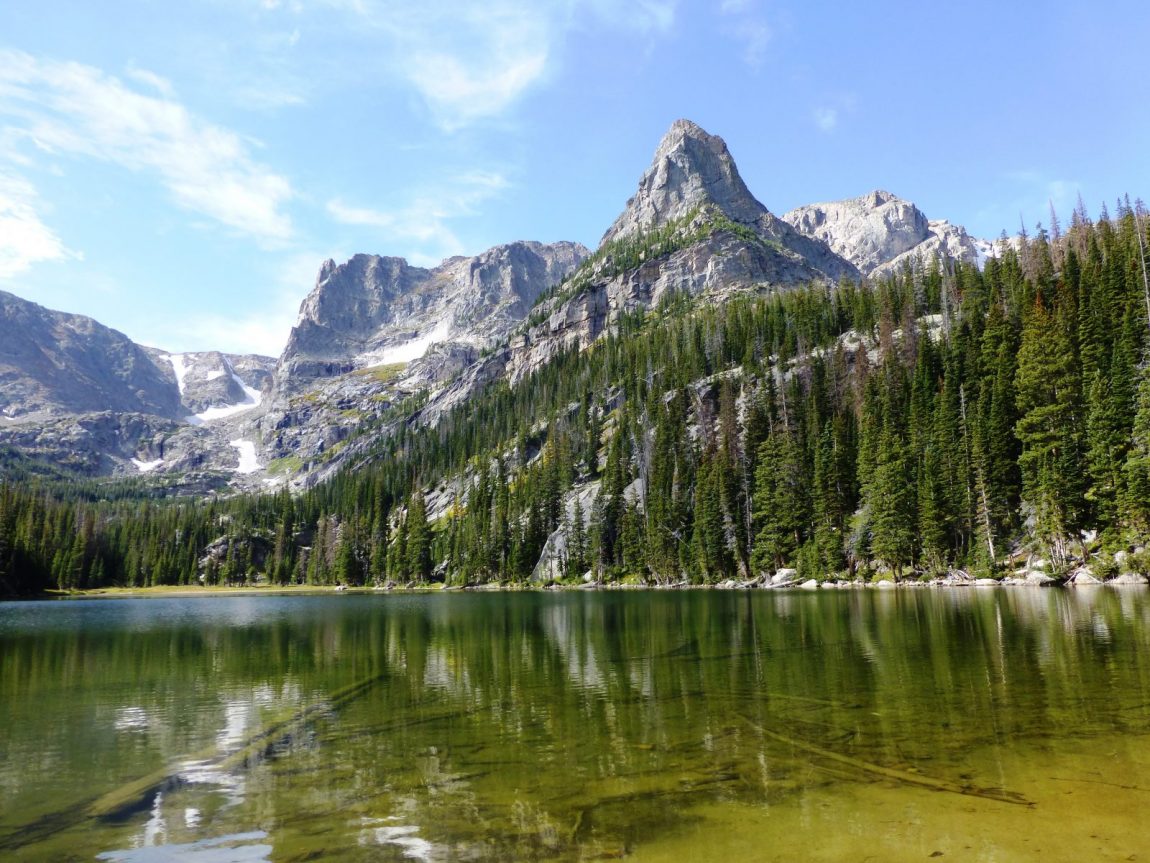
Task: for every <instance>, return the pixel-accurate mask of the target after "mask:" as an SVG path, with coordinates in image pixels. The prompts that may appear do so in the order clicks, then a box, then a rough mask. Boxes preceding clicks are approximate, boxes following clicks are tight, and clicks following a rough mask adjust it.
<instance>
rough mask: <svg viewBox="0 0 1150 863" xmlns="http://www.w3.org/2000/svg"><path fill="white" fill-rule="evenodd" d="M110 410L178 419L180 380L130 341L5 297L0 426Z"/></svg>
mask: <svg viewBox="0 0 1150 863" xmlns="http://www.w3.org/2000/svg"><path fill="white" fill-rule="evenodd" d="M106 410H110V411H120V412H126V413H146V414H152V415H155V416H161V417H168V418H176V417H178V416H179V415H180V412H181V409H180V396H179V392H178V390H177V389H176V386H175V379H174V378H173V377H171V376H170V375H169V374H166V373H165V371H164V370H163V369H162V368H160V367H159V365H158V364H157V363H156V362H155V361H154V360H153V358H152V357H151V356H150V355H149V354H148V352H147V351H146V350H145V349H144V348H142V347H140V346H139V345H137V344H136V343H135V342H133V341H132V340H131V339H129V338H128V337H127V336H125V335H124V334H123V333H120V332H117V331H116V330H113V329H111V328H109V327H106V326H104V325H103V324H101V323H98V322H96V321H94V320H92V319H91V318H88V317H84V316H83V315H71V314H66V313H64V312H56V311H52V310H50V309H46V308H44V307H43V306H41V305H38V304H36V303H33V302H29V301H28V300H23V299H21V298H20V297H17V296H14V295H13V294H9V293H5V292H3V291H0V420H18V419H21V418H24V419H30V418H32V417H34V416H35V415H37V414H56V415H58V414H62V413H80V412H84V411H106Z"/></svg>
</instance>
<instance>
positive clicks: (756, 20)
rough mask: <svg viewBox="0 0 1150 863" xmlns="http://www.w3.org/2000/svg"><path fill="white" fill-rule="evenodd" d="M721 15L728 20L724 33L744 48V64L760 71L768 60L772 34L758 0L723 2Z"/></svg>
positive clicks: (726, 0)
mask: <svg viewBox="0 0 1150 863" xmlns="http://www.w3.org/2000/svg"><path fill="white" fill-rule="evenodd" d="M719 14H720V15H722V16H723V17H724V18H726V19H727V24H725V25H724V26H723V28H722V30H723V32H724V33H725V34H726V35H727V36H729V37H730V38H732V39H734V40H735V41H736V42H738V43H739V44H740V45H742V47H743V62H744V63H746V64H747V65H748V66H750V67H751V68H753V69H758V68H759V67H760V66H762V65H763V62H764V61H765V60H766V59H767V46H768V45H769V44H770V41H771V37H772V35H773V34H772V32H771V28H770V25H768V24H767V21H766V18H765V17H764V16H763V14H762V13H761V12H760V11H759V8H758V3H757V2H756V0H723V2H722V3H720V4H719Z"/></svg>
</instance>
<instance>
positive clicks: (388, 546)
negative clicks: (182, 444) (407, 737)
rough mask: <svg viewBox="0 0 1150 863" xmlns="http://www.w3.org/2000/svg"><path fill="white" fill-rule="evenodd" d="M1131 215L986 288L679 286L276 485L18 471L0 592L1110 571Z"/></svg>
mask: <svg viewBox="0 0 1150 863" xmlns="http://www.w3.org/2000/svg"><path fill="white" fill-rule="evenodd" d="M1148 227H1150V221H1148V220H1147V219H1146V217H1145V213H1144V212H1143V211H1142V209H1141V206H1140V205H1138V206H1137V207H1133V206H1131V205H1129V203H1128V202H1123V203H1122V204H1120V205H1119V207H1118V209H1117V212H1116V214H1115V215H1113V216H1111V215H1110V214H1108V213H1106V212H1105V211H1104V212H1103V213H1102V214H1101V216H1100V217H1099V218H1098V219H1097V220H1096V221H1095V220H1091V219H1090V218H1089V217H1088V216H1087V214H1086V213H1085V212H1084V211H1083V209H1082V208H1081V207H1080V208H1079V209H1078V210H1077V211H1076V212H1075V213H1074V214H1073V217H1072V219H1071V223H1070V226H1069V227H1068V228H1067V229H1066V230H1065V231H1064V232H1063V231H1062V230H1061V228H1060V227H1059V226H1058V225H1057V223H1055V224H1053V225H1051V226H1050V228H1049V230H1043V229H1042V228H1039V229H1037V230H1036V232H1035V233H1034V234H1033V235H1032V236H1029V237H1022V238H1021V239H1020V241H1019V242H1018V243H1017V244H1014V246H1016V248H1015V247H1014V246H1011V245H1009V244H1006V243H1003V244H1000V251H999V254H998V257H996V258H992V259H990V260H988V261H987V262H986V265H985V268H984V270H982V271H980V270H979V269H977V268H976V267H975V266H973V265H971V264H962V263H947V264H941V265H928V266H927V267H926V268H925V270H922V269H920V270H918V271H915V270H913V269H912V268H910V267H909V266H908V267H905V268H904V269H903V270H902V271H901V272H900V273H899V274H897V275H895V276H893V277H891V278H889V279H887V280H885V281H882V282H879V283H877V284H870V283H867V282H863V283H862V284H853V283H847V282H843V283H841V284H839V285H838V286H836V287H828V286H825V285H811V286H809V287H806V288H800V289H796V290H791V291H785V292H768V293H754V292H748V293H743V294H740V295H738V296H736V297H735V298H733V299H729V300H728V301H726V302H723V303H716V302H712V301H710V299H709V298H708V297H707V296H703V297H694V298H691V297H686V296H675V297H671V298H669V299H667V300H665V301H664V302H663V303H662V304H661V305H660V306H658V307H657V308H653V309H649V310H637V311H635V312H634V313H633V314H630V315H629V316H627V317H625V318H624V319H623V320H622V321H620V323H619V324H618V326H617V327H615V328H614V329H613V330H612V331H611V332H609V333H608V334H607V335H606V336H605V337H604V338H601V339H600V340H598V341H597V342H596V343H595V344H594V345H593V346H591V347H590V348H588V349H586V350H583V351H574V350H571V351H568V352H566V353H563V354H561V355H560V356H558V357H557V358H555V359H554V360H552V361H551V362H550V363H548V364H547V365H545V366H543V367H542V368H541V369H539V370H537V371H536V372H534V373H533V374H531V375H530V376H528V377H526V378H524V379H523V380H521V381H519V382H518V383H517V384H516V385H514V386H512V385H511V384H509V383H508V382H507V381H506V380H498V381H495V382H493V383H491V384H489V385H488V386H487V387H486V389H484V390H483V391H482V392H481V393H479V394H478V395H477V396H476V397H474V398H473V399H471V400H470V401H469V402H468V403H467V404H465V405H463V406H462V407H459V408H456V409H455V410H454V411H452V412H451V413H449V414H448V415H447V416H445V417H444V418H443V420H442V421H441V422H440V423H438V424H437V425H436V426H434V427H427V426H425V425H422V424H420V423H419V422H418V417H412V418H411V419H410V420H409V421H408V422H405V423H400V424H399V425H398V428H396V429H395V430H394V431H392V432H389V433H387V434H380V436H379V438H378V440H376V441H375V443H374V446H373V449H372V453H371V456H370V457H369V458H365V459H364V460H363V462H362V463H361V464H359V465H357V466H356V467H355V468H354V469H351V470H347V471H345V472H343V473H341V474H340V475H338V476H337V477H335V478H334V479H332V480H330V481H328V482H326V483H324V484H322V485H320V486H317V487H315V488H313V489H311V490H309V491H306V492H304V493H302V494H300V495H297V496H295V497H292V496H290V495H288V494H287V493H286V492H280V493H278V494H275V495H267V496H258V495H244V496H239V497H233V498H223V497H221V498H212V499H210V500H198V501H186V500H185V501H165V500H155V499H149V498H143V497H141V496H140V494H139V493H138V492H136V491H133V490H132V489H119V490H117V487H114V486H104V485H99V484H89V485H86V486H82V487H72V486H67V485H64V484H61V483H59V482H56V481H53V480H51V479H45V478H36V477H34V476H32V475H30V474H29V475H27V476H23V477H15V476H10V478H9V479H7V480H5V481H3V484H2V485H0V592H2V593H10V594H22V593H33V592H36V591H40V590H43V589H46V588H57V587H58V588H86V587H94V586H100V585H151V584H190V583H196V584H198V583H207V584H217V583H240V582H245V581H253V580H257V579H261V580H262V579H265V578H266V579H267V580H269V581H271V582H273V583H283V584H287V583H298V582H306V583H313V584H336V583H344V584H371V583H383V582H387V581H394V582H397V583H407V582H411V581H417V582H418V581H430V580H435V581H446V582H448V583H450V584H456V585H463V584H475V583H480V582H487V581H524V580H527V579H529V578H531V577H532V574H533V572H534V573H536V576H537V578H539V579H549V578H551V577H553V576H566V577H572V578H574V577H582V576H583V575H584V574H585V573H591V575H592V577H593V578H595V579H597V580H604V581H610V580H619V579H628V580H635V581H642V582H659V583H668V582H679V581H683V580H687V581H690V582H695V583H703V582H714V581H719V580H723V579H727V578H739V579H751V578H757V577H759V576H761V575H763V574H769V573H772V572H775V571H776V570H778V569H780V568H784V567H787V568H790V567H794V568H797V569H798V571H799V573H800V574H801V575H802V576H803V577H808V576H809V577H815V578H823V577H829V576H832V575H835V574H838V573H842V572H847V571H849V572H851V573H852V574H855V575H862V576H868V577H869V576H873V575H874V574H876V573H880V572H881V573H889V574H891V575H893V576H895V577H899V578H907V577H914V576H923V575H927V576H929V575H933V574H938V573H942V572H945V571H946V570H948V569H950V568H956V567H958V568H964V569H967V570H970V571H977V572H981V573H985V574H999V573H1002V572H1003V571H1004V569H1005V568H1006V567H1007V566H1008V565H1009V558H1010V557H1011V556H1012V555H1015V554H1018V553H1020V552H1024V551H1030V552H1033V553H1035V554H1037V555H1040V556H1042V557H1044V558H1046V559H1048V560H1049V561H1051V568H1052V570H1053V571H1055V572H1060V571H1061V572H1065V571H1066V570H1067V569H1068V568H1069V567H1070V566H1071V565H1072V564H1073V563H1074V562H1075V561H1078V560H1084V559H1086V557H1087V556H1088V555H1090V554H1095V555H1096V566H1097V567H1098V568H1100V569H1102V570H1104V569H1105V568H1106V567H1107V566H1110V563H1109V561H1110V557H1109V556H1108V555H1109V553H1111V552H1114V551H1118V550H1124V549H1127V548H1133V547H1136V546H1138V545H1140V544H1141V543H1142V542H1143V541H1145V540H1147V539H1148V538H1150V363H1148V362H1147V346H1148V341H1150V340H1148V335H1150V329H1148V322H1147V311H1148V309H1150V283H1148V281H1147V275H1146V265H1147V255H1146V244H1147V240H1148V238H1147V233H1146V229H1147V228H1148ZM641 259H642V258H641V257H639V258H638V259H637V260H641ZM582 288H583V286H582V285H581V284H579V283H578V281H577V280H573V281H572V283H570V284H569V285H565V286H564V287H563V290H564V291H571V290H579V289H582ZM113 498H114V499H113ZM541 557H542V558H543V560H542V562H541Z"/></svg>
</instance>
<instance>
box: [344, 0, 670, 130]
mask: <svg viewBox="0 0 1150 863" xmlns="http://www.w3.org/2000/svg"><path fill="white" fill-rule="evenodd" d="M327 3H328V5H329V6H334V7H337V8H339V9H341V10H342V11H344V12H345V13H350V14H353V15H355V16H356V17H357V18H358V19H359V21H360V24H361V25H366V26H367V27H369V28H372V29H373V30H374V31H375V32H376V33H378V34H380V36H381V38H382V39H383V40H384V41H385V42H386V44H387V46H388V50H387V54H388V55H389V56H390V63H389V68H390V73H391V74H392V75H394V76H397V77H399V78H400V79H401V80H403V81H405V82H406V83H407V84H408V85H410V86H411V87H413V88H414V90H415V92H416V93H417V94H418V95H419V96H420V98H421V99H422V100H423V102H424V103H425V104H426V105H427V107H428V108H429V110H430V111H431V113H432V115H433V117H434V118H435V120H436V122H437V123H438V125H439V126H440V127H442V128H443V129H445V130H448V131H453V130H457V129H459V128H462V127H464V126H467V125H469V124H471V123H473V122H475V121H477V120H481V119H485V118H491V117H496V116H499V115H501V114H503V113H504V112H505V111H507V110H508V109H509V108H510V107H511V106H512V105H514V104H515V103H516V102H517V101H519V100H520V99H521V98H522V97H523V96H524V95H525V94H526V93H528V92H529V91H530V90H531V89H532V88H533V87H534V86H536V85H537V84H539V83H541V82H543V81H545V80H546V79H547V78H548V76H549V75H551V74H552V72H553V70H554V65H555V60H556V57H557V56H558V54H559V48H560V46H561V44H562V41H563V38H564V36H565V34H566V32H567V31H569V30H571V29H573V28H575V27H579V26H586V24H587V23H588V22H594V23H597V24H601V25H605V26H608V27H612V28H616V29H626V30H631V31H634V32H640V33H645V34H656V33H662V32H665V31H667V30H668V29H669V28H670V27H671V26H672V24H673V23H674V18H675V9H676V5H677V3H676V0H487V2H485V3H481V4H480V3H474V2H470V0H443V1H442V2H436V3H427V2H425V0H327Z"/></svg>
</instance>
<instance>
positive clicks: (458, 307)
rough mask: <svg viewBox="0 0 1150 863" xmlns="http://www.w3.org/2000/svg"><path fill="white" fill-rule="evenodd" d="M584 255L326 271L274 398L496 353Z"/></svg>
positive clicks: (530, 254) (561, 250) (519, 255)
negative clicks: (469, 350)
mask: <svg viewBox="0 0 1150 863" xmlns="http://www.w3.org/2000/svg"><path fill="white" fill-rule="evenodd" d="M586 255H587V250H586V249H585V248H584V247H583V246H580V245H579V244H577V243H553V244H550V245H545V244H542V243H534V242H519V243H511V244H509V245H505V246H497V247H495V248H494V249H490V250H489V251H487V252H484V253H483V254H481V255H477V256H475V257H472V258H463V257H457V258H449V259H448V260H446V261H444V262H443V263H442V264H440V265H439V266H438V267H436V268H434V269H430V270H429V269H424V268H422V267H413V266H411V265H410V264H408V263H407V261H405V260H404V259H402V258H383V257H379V256H376V255H356V256H355V257H354V258H352V259H351V260H350V261H348V262H347V263H345V264H342V265H338V266H337V265H336V264H335V263H334V262H332V261H327V262H326V263H325V264H324V265H323V268H322V269H321V270H320V273H319V278H318V279H317V281H316V286H315V289H314V290H313V291H312V292H311V294H309V295H308V297H307V298H306V299H305V300H304V302H303V305H302V306H301V307H300V314H299V321H298V322H297V324H296V326H295V327H294V328H293V329H292V333H291V336H290V338H289V340H288V345H287V348H286V349H285V350H284V353H283V356H282V357H281V358H280V361H279V365H278V367H277V369H276V374H275V391H276V393H277V394H286V393H292V392H299V391H301V390H302V389H305V388H307V387H308V386H309V385H310V383H311V382H312V381H314V380H316V379H318V378H325V377H332V376H336V375H341V374H346V373H348V372H351V371H355V370H357V369H362V368H369V367H372V366H381V365H387V364H391V363H406V362H410V361H412V360H415V359H417V358H419V357H421V356H422V355H423V354H424V352H425V351H426V349H427V348H428V347H430V346H431V345H432V344H435V343H443V342H461V343H464V344H467V345H471V346H474V347H478V348H482V347H490V346H493V345H495V344H496V343H498V342H499V341H500V340H501V339H502V338H504V337H505V336H506V335H507V333H508V332H509V331H510V330H511V328H512V327H513V326H515V325H516V324H517V323H518V322H519V321H520V320H522V319H523V317H524V316H526V314H527V312H528V311H529V310H530V308H531V306H532V304H533V303H534V302H535V299H536V297H538V296H539V295H540V294H541V293H542V292H543V291H545V290H546V289H547V288H549V287H551V286H552V285H555V284H557V283H558V282H560V281H562V279H563V277H564V276H566V275H567V274H568V273H569V272H571V270H573V269H574V268H575V267H576V266H578V265H579V263H580V261H582V260H583V258H584V257H586Z"/></svg>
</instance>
